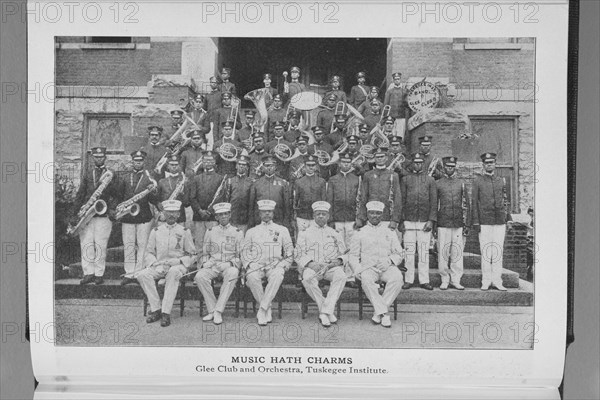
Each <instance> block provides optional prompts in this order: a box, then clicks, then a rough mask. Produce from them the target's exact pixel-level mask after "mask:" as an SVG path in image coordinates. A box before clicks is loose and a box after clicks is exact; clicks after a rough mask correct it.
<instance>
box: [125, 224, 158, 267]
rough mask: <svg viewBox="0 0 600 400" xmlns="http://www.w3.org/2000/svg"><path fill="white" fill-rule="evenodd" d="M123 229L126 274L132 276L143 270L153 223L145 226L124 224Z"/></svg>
mask: <svg viewBox="0 0 600 400" xmlns="http://www.w3.org/2000/svg"><path fill="white" fill-rule="evenodd" d="M121 229H122V234H123V247H124V251H123V253H124V254H123V257H124V266H125V274H132V273H134V272H135V271H139V270H141V269H142V268H143V263H144V254H146V244H147V243H148V238H149V237H150V231H151V230H152V221H150V222H146V223H144V224H123V225H122V228H121Z"/></svg>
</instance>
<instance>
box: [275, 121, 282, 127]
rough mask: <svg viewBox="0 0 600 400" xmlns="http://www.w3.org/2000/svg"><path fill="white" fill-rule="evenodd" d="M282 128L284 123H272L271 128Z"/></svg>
mask: <svg viewBox="0 0 600 400" xmlns="http://www.w3.org/2000/svg"><path fill="white" fill-rule="evenodd" d="M284 126H285V122H283V121H275V122H273V128H283V127H284Z"/></svg>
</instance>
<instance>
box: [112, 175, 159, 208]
mask: <svg viewBox="0 0 600 400" xmlns="http://www.w3.org/2000/svg"><path fill="white" fill-rule="evenodd" d="M146 175H147V176H148V178H149V179H150V181H152V183H151V184H150V185H149V186H148V188H146V189H144V190H142V191H141V192H139V193H138V194H136V195H134V196H132V197H130V198H129V199H127V200H125V201H124V202H122V203H120V204H119V205H118V206H117V209H116V211H117V215H116V216H115V219H116V220H120V219H122V218H123V217H124V216H126V215H127V214H131V216H133V217H135V216H136V215H138V214H139V213H140V206H139V204H138V203H137V202H138V201H139V200H141V199H143V198H144V197H146V196H148V195H149V194H150V192H153V191H154V190H156V188H157V187H158V184H157V183H156V181H155V180H154V179H152V177H151V176H150V174H149V173H148V171H146Z"/></svg>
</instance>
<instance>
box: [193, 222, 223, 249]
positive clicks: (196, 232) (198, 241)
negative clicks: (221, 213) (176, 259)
mask: <svg viewBox="0 0 600 400" xmlns="http://www.w3.org/2000/svg"><path fill="white" fill-rule="evenodd" d="M217 224H218V222H217V221H194V224H193V225H192V236H193V237H194V245H195V247H196V250H197V251H198V254H202V248H203V247H202V246H203V243H204V235H206V231H207V230H209V229H210V228H212V227H213V226H217Z"/></svg>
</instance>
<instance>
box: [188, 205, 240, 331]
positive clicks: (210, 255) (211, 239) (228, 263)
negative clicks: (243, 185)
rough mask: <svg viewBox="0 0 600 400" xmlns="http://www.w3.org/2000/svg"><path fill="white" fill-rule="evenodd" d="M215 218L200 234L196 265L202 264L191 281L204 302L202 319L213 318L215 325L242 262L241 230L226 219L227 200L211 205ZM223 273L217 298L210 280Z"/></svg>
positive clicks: (229, 206) (220, 316) (228, 206)
mask: <svg viewBox="0 0 600 400" xmlns="http://www.w3.org/2000/svg"><path fill="white" fill-rule="evenodd" d="M213 209H214V211H215V218H216V219H217V222H218V223H219V225H217V226H213V227H212V228H210V229H209V230H208V232H206V235H205V236H204V245H203V248H204V249H203V252H202V258H201V259H200V263H199V264H200V265H201V266H202V267H201V268H202V269H200V270H199V271H198V273H197V274H196V277H195V278H194V281H196V284H197V285H198V289H200V293H202V296H203V297H204V301H205V302H206V309H207V310H208V314H207V315H206V316H205V317H204V318H202V321H205V322H208V321H213V323H214V324H215V325H220V324H221V323H222V322H223V318H222V314H223V311H224V310H225V306H226V305H227V300H229V297H230V296H231V293H232V292H233V289H234V288H235V281H236V278H237V277H238V271H239V268H240V267H241V265H242V261H241V260H240V251H241V245H242V240H243V238H244V234H243V233H242V231H241V229H238V228H236V227H234V226H233V225H231V224H230V223H229V220H230V219H231V204H230V203H218V204H215V205H214V206H213ZM220 275H222V276H223V285H222V286H221V293H220V294H219V300H218V301H217V299H216V298H215V294H214V292H213V288H212V285H211V284H210V282H211V280H213V279H215V278H216V277H218V276H220Z"/></svg>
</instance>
